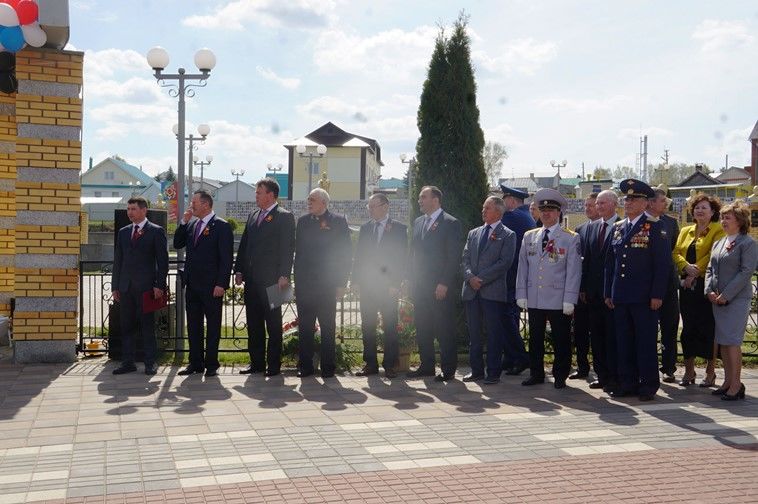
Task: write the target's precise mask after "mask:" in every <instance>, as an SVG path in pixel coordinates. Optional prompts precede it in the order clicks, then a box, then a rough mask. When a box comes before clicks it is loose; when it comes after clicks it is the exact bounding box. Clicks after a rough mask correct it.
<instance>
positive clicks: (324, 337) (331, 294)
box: [295, 286, 337, 373]
mask: <svg viewBox="0 0 758 504" xmlns="http://www.w3.org/2000/svg"><path fill="white" fill-rule="evenodd" d="M303 291H305V293H304V292H303ZM295 299H296V302H297V318H298V334H299V338H300V350H299V354H298V363H297V368H298V369H299V370H300V371H303V372H312V371H313V352H314V346H315V341H314V335H315V328H316V320H317V319H318V324H319V327H320V329H321V350H320V353H321V372H322V373H333V372H334V370H335V343H334V333H335V332H336V331H337V323H336V317H337V289H336V287H326V286H322V287H319V288H315V287H314V288H312V289H307V290H306V289H301V290H299V291H298V292H297V295H296V297H295Z"/></svg>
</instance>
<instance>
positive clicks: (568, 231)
mask: <svg viewBox="0 0 758 504" xmlns="http://www.w3.org/2000/svg"><path fill="white" fill-rule="evenodd" d="M561 229H563V230H564V231H565V232H567V233H568V234H570V235H575V234H576V231H572V230H570V229H566V228H561Z"/></svg>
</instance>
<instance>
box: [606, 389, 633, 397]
mask: <svg viewBox="0 0 758 504" xmlns="http://www.w3.org/2000/svg"><path fill="white" fill-rule="evenodd" d="M608 395H609V396H611V397H614V398H617V397H631V396H633V395H635V393H634V392H629V391H627V390H611V391H610V392H608Z"/></svg>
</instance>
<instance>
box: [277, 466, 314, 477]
mask: <svg viewBox="0 0 758 504" xmlns="http://www.w3.org/2000/svg"><path fill="white" fill-rule="evenodd" d="M284 473H285V474H286V475H287V477H288V478H302V477H309V476H321V471H320V470H319V469H318V467H316V466H311V467H298V468H291V469H284Z"/></svg>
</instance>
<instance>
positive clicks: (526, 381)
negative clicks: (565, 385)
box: [521, 376, 545, 386]
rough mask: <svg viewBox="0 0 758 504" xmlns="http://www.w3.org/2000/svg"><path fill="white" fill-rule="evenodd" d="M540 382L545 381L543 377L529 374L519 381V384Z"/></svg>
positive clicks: (527, 384)
mask: <svg viewBox="0 0 758 504" xmlns="http://www.w3.org/2000/svg"><path fill="white" fill-rule="evenodd" d="M540 383H545V377H544V376H543V377H542V378H538V377H536V376H530V377H529V378H527V379H526V380H524V381H522V382H521V385H524V386H529V385H538V384H540Z"/></svg>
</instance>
